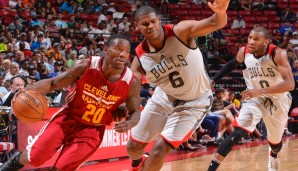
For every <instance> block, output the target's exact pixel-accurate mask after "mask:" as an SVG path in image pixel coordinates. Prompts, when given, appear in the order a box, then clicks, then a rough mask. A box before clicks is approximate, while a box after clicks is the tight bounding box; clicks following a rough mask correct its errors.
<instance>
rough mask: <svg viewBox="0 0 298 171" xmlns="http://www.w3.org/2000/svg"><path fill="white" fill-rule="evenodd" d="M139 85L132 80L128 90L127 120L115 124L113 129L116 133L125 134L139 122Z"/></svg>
mask: <svg viewBox="0 0 298 171" xmlns="http://www.w3.org/2000/svg"><path fill="white" fill-rule="evenodd" d="M140 91H141V83H140V81H139V80H138V79H134V80H133V83H132V86H131V88H130V91H129V94H128V97H127V100H126V108H127V110H128V112H129V113H128V118H127V119H126V120H125V121H120V122H117V123H115V126H114V129H115V130H116V131H117V132H127V131H128V130H130V129H131V128H132V127H134V126H136V125H137V124H138V122H139V120H140V113H141V112H140V104H141V97H140Z"/></svg>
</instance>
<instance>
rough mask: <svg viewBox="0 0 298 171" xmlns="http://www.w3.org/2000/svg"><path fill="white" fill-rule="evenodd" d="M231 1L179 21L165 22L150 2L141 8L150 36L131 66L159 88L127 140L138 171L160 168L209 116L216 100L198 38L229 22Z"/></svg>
mask: <svg viewBox="0 0 298 171" xmlns="http://www.w3.org/2000/svg"><path fill="white" fill-rule="evenodd" d="M228 4H229V0H215V1H214V3H213V4H211V3H210V2H209V3H208V5H209V7H210V8H211V9H212V10H213V11H214V12H215V14H214V15H212V16H211V17H209V18H207V19H204V20H201V21H196V20H187V21H181V22H180V23H178V24H177V25H175V26H174V25H164V26H162V25H161V20H160V18H159V16H158V15H157V13H156V11H155V10H154V9H153V8H151V7H149V6H143V7H141V8H139V9H138V10H137V11H136V13H135V21H136V24H137V28H138V29H139V30H140V32H141V33H142V35H143V36H144V38H145V39H144V40H143V42H141V44H139V46H138V47H137V48H136V53H137V56H138V58H135V59H134V61H133V62H132V65H131V69H132V70H133V71H134V72H135V73H136V75H138V77H139V78H141V74H145V76H146V78H147V80H148V81H149V82H151V83H152V84H155V85H157V88H156V89H155V90H154V94H153V96H152V97H151V99H150V100H149V101H148V103H147V105H146V106H145V108H144V110H143V112H142V114H141V119H140V122H139V123H138V125H137V126H136V127H135V128H133V129H132V134H131V138H130V140H129V142H128V145H127V149H128V154H129V156H130V157H131V158H132V160H133V162H132V167H133V170H139V169H140V168H141V167H142V170H146V171H147V170H148V171H155V170H159V169H160V168H161V167H162V165H163V161H164V158H165V156H166V155H167V154H168V153H169V152H170V151H172V149H174V148H177V147H178V146H179V145H180V144H181V143H182V142H184V141H185V140H187V139H188V138H190V136H191V135H192V132H193V131H194V130H196V129H197V128H198V126H199V125H200V123H201V121H202V120H203V118H204V117H205V115H206V112H207V111H208V110H209V107H210V105H211V104H212V92H211V87H210V82H209V81H210V79H209V77H208V75H207V72H206V70H205V66H204V61H203V57H202V54H201V51H200V50H199V48H198V47H197V45H196V43H195V41H194V38H195V37H197V36H203V35H206V34H209V33H211V32H213V31H215V30H217V29H219V28H222V27H224V26H225V25H226V23H227V14H226V10H227V7H228ZM157 137H158V138H157ZM155 138H157V140H156V143H155V144H154V146H153V148H152V150H151V152H150V155H149V157H148V158H147V159H146V160H145V162H144V164H142V162H143V161H144V159H145V156H144V157H142V156H143V154H144V148H145V146H146V145H147V143H149V142H151V141H152V140H154V139H155Z"/></svg>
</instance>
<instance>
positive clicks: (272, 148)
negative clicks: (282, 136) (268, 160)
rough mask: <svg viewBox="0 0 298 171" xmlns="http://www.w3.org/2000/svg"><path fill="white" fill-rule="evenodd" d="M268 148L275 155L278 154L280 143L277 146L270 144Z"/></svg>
mask: <svg viewBox="0 0 298 171" xmlns="http://www.w3.org/2000/svg"><path fill="white" fill-rule="evenodd" d="M269 145H270V148H271V150H272V152H273V153H275V154H277V153H279V152H280V150H281V148H282V141H281V142H280V143H278V144H271V143H269Z"/></svg>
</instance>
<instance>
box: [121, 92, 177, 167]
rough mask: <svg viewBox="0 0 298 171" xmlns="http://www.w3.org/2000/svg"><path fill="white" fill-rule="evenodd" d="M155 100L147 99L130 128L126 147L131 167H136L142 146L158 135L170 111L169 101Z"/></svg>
mask: <svg viewBox="0 0 298 171" xmlns="http://www.w3.org/2000/svg"><path fill="white" fill-rule="evenodd" d="M157 93H158V92H157ZM158 100H159V99H158ZM156 101H157V99H152V98H151V99H149V101H148V103H147V105H146V106H145V108H144V110H143V111H142V113H141V118H140V121H139V123H138V124H137V125H136V126H135V127H134V128H132V130H131V137H130V139H129V141H128V143H127V146H126V147H127V152H128V156H129V157H130V158H131V159H132V160H133V161H132V167H137V166H138V165H139V164H140V163H141V161H142V156H143V154H144V148H145V147H146V145H147V144H148V143H150V142H151V141H152V140H154V139H155V138H156V137H158V135H160V133H161V131H162V130H163V128H164V125H165V123H166V120H167V116H168V114H169V113H170V111H171V108H172V106H171V104H170V103H168V104H167V103H165V102H161V103H158V102H156Z"/></svg>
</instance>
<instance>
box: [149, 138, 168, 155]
mask: <svg viewBox="0 0 298 171" xmlns="http://www.w3.org/2000/svg"><path fill="white" fill-rule="evenodd" d="M173 149H174V147H173V146H172V145H171V144H170V143H168V142H167V141H166V140H164V139H163V138H162V137H159V138H158V139H157V140H156V142H155V144H154V146H153V148H152V150H151V152H150V155H153V156H154V157H159V158H163V157H165V156H166V155H167V154H168V153H169V152H171V151H172V150H173Z"/></svg>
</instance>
